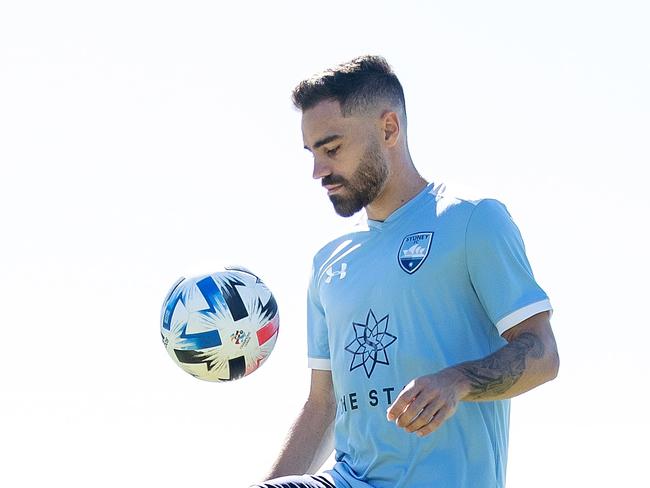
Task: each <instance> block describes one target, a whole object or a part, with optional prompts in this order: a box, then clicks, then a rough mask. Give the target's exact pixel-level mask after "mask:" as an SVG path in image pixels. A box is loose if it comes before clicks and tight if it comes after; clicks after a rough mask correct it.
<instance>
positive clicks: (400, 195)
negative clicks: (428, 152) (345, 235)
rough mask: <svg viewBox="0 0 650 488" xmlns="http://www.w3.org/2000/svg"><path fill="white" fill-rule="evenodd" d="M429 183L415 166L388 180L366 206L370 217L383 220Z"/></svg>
mask: <svg viewBox="0 0 650 488" xmlns="http://www.w3.org/2000/svg"><path fill="white" fill-rule="evenodd" d="M427 184H428V183H427V180H425V179H424V178H423V177H422V176H420V174H419V173H418V172H417V171H416V170H415V168H412V170H410V171H407V172H406V173H405V174H402V175H395V177H393V178H391V179H390V181H387V182H386V185H385V186H384V189H383V190H382V191H381V193H380V194H379V195H378V196H377V198H375V200H373V201H372V203H371V204H370V205H368V206H367V207H366V214H367V215H368V218H369V219H370V220H378V221H381V222H383V221H384V220H386V219H387V218H388V216H389V215H390V214H392V213H393V212H394V211H395V210H397V209H398V208H400V207H401V206H402V205H404V204H405V203H407V202H408V201H409V200H411V199H412V198H413V197H415V196H416V195H417V194H418V193H420V192H421V191H422V190H423V189H424V187H425V186H427Z"/></svg>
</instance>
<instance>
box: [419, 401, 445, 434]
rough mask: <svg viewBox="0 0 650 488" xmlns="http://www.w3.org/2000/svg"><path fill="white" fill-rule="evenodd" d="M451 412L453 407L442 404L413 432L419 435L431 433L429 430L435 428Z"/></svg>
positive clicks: (431, 430)
mask: <svg viewBox="0 0 650 488" xmlns="http://www.w3.org/2000/svg"><path fill="white" fill-rule="evenodd" d="M452 413H454V409H453V408H451V407H450V406H449V405H446V404H445V405H443V406H442V407H441V408H440V410H438V411H437V412H436V413H435V414H434V415H433V417H431V420H430V421H429V422H427V423H426V424H424V425H423V426H422V427H420V428H419V429H418V430H416V431H415V433H416V434H417V435H419V436H420V437H423V436H425V435H429V434H431V432H433V431H434V430H437V429H438V428H439V427H440V426H441V425H442V424H443V422H444V421H445V420H447V419H448V418H449V417H451V415H452Z"/></svg>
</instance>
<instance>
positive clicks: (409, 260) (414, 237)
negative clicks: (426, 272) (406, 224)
mask: <svg viewBox="0 0 650 488" xmlns="http://www.w3.org/2000/svg"><path fill="white" fill-rule="evenodd" d="M432 240H433V232H417V233H415V234H409V235H407V236H406V237H405V238H404V240H403V241H402V245H401V246H400V247H399V251H398V252H397V260H398V261H399V265H400V267H401V268H402V269H403V270H404V271H406V272H407V273H408V274H413V273H415V272H416V271H417V270H418V269H420V266H422V264H423V263H424V260H425V259H427V256H428V255H429V249H431V241H432Z"/></svg>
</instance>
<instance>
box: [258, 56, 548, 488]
mask: <svg viewBox="0 0 650 488" xmlns="http://www.w3.org/2000/svg"><path fill="white" fill-rule="evenodd" d="M293 101H294V103H295V105H296V107H298V108H299V109H300V110H301V112H302V132H303V140H304V143H305V149H307V150H308V151H309V152H310V153H311V154H312V156H313V159H314V171H313V177H314V178H317V179H320V180H321V182H322V185H323V187H324V188H325V190H326V191H327V194H328V196H329V198H330V200H331V202H332V204H333V206H334V210H335V211H336V212H337V213H338V214H339V215H341V216H344V217H347V216H351V215H353V214H354V213H356V212H358V211H359V210H361V209H362V208H365V210H366V213H367V216H368V220H367V226H366V227H364V228H363V229H359V231H357V232H353V233H350V234H347V235H344V236H342V237H340V238H338V239H336V240H334V241H332V242H330V243H329V244H327V245H326V246H325V247H323V248H322V249H321V250H320V251H319V252H318V253H317V254H316V256H315V258H314V262H313V274H312V277H311V283H310V286H309V291H308V356H309V359H308V361H309V366H310V368H311V389H310V392H309V396H308V398H307V401H306V403H305V405H304V407H303V408H302V411H301V412H300V414H299V416H298V418H297V420H296V422H295V424H294V426H293V427H292V429H291V431H290V433H289V436H288V438H287V441H286V443H285V445H284V447H283V449H282V451H281V453H280V455H279V457H278V459H277V461H276V462H275V464H274V466H273V468H272V470H271V473H270V474H269V478H273V479H271V480H270V481H266V482H264V483H262V484H259V485H256V486H264V487H320V488H323V487H330V488H331V487H336V488H369V487H373V488H388V487H390V488H394V487H406V488H431V487H444V488H452V487H467V488H477V487H481V488H482V487H503V486H504V483H505V469H506V459H507V451H508V419H509V407H510V402H509V398H512V397H514V396H516V395H519V394H521V393H524V392H526V391H528V390H530V389H532V388H534V387H536V386H538V385H540V384H542V383H544V382H546V381H549V380H551V379H553V378H555V376H556V375H557V371H558V367H559V357H558V353H557V348H556V344H555V339H554V337H553V332H552V330H551V325H550V323H549V318H550V313H551V304H550V302H549V299H548V296H547V295H546V293H545V292H544V291H543V290H542V288H541V287H540V286H539V285H538V284H537V283H536V281H535V279H534V277H533V273H532V271H531V267H530V264H529V262H528V259H527V258H526V254H525V250H524V244H523V241H522V238H521V235H520V234H519V231H518V229H517V227H516V226H515V224H514V222H513V221H512V219H511V217H510V215H509V214H508V211H507V210H506V208H505V207H504V205H502V204H501V203H500V202H498V201H496V200H490V199H485V200H478V201H468V200H462V199H457V198H454V197H452V196H448V195H446V194H445V192H444V188H443V186H442V185H435V184H433V183H428V182H427V181H426V180H425V179H424V178H423V177H422V176H420V174H419V173H418V171H417V170H416V168H415V167H414V165H413V162H412V160H411V156H410V154H409V150H408V144H407V137H406V127H407V118H406V109H405V102H404V93H403V90H402V87H401V85H400V83H399V81H398V79H397V77H396V76H395V74H394V73H393V71H392V69H391V68H390V66H389V65H388V64H387V62H386V61H385V59H383V58H381V57H378V56H363V57H359V58H356V59H354V60H352V61H350V62H348V63H345V64H342V65H340V66H337V67H335V68H333V69H330V70H327V71H325V72H323V73H321V74H319V75H317V76H315V77H313V78H310V79H308V80H305V81H303V82H301V83H300V84H299V85H298V86H297V87H296V88H295V90H294V92H293ZM332 433H333V447H334V448H335V450H336V456H335V457H336V464H335V465H334V466H333V468H332V469H331V470H328V471H325V472H322V473H320V474H317V475H313V473H314V472H315V471H316V470H318V469H319V468H320V466H321V465H322V463H323V462H324V461H325V459H326V458H327V457H328V456H329V454H330V453H331V449H332V444H331V443H329V439H331V434H332Z"/></svg>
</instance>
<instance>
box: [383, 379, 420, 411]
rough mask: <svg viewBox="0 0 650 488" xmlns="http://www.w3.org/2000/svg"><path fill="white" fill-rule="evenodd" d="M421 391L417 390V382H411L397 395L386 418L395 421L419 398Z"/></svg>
mask: <svg viewBox="0 0 650 488" xmlns="http://www.w3.org/2000/svg"><path fill="white" fill-rule="evenodd" d="M418 393H419V389H418V388H416V385H415V381H411V382H410V383H409V384H408V385H407V386H406V387H405V388H404V389H403V390H402V391H401V392H400V394H399V395H397V398H396V399H395V402H394V403H393V404H392V405H391V406H390V408H389V409H388V410H387V411H386V418H387V419H388V420H391V421H392V420H395V419H396V418H398V417H399V416H400V415H402V413H403V412H404V411H405V410H406V409H407V408H408V406H409V405H410V404H411V402H413V400H415V398H417V396H418Z"/></svg>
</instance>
